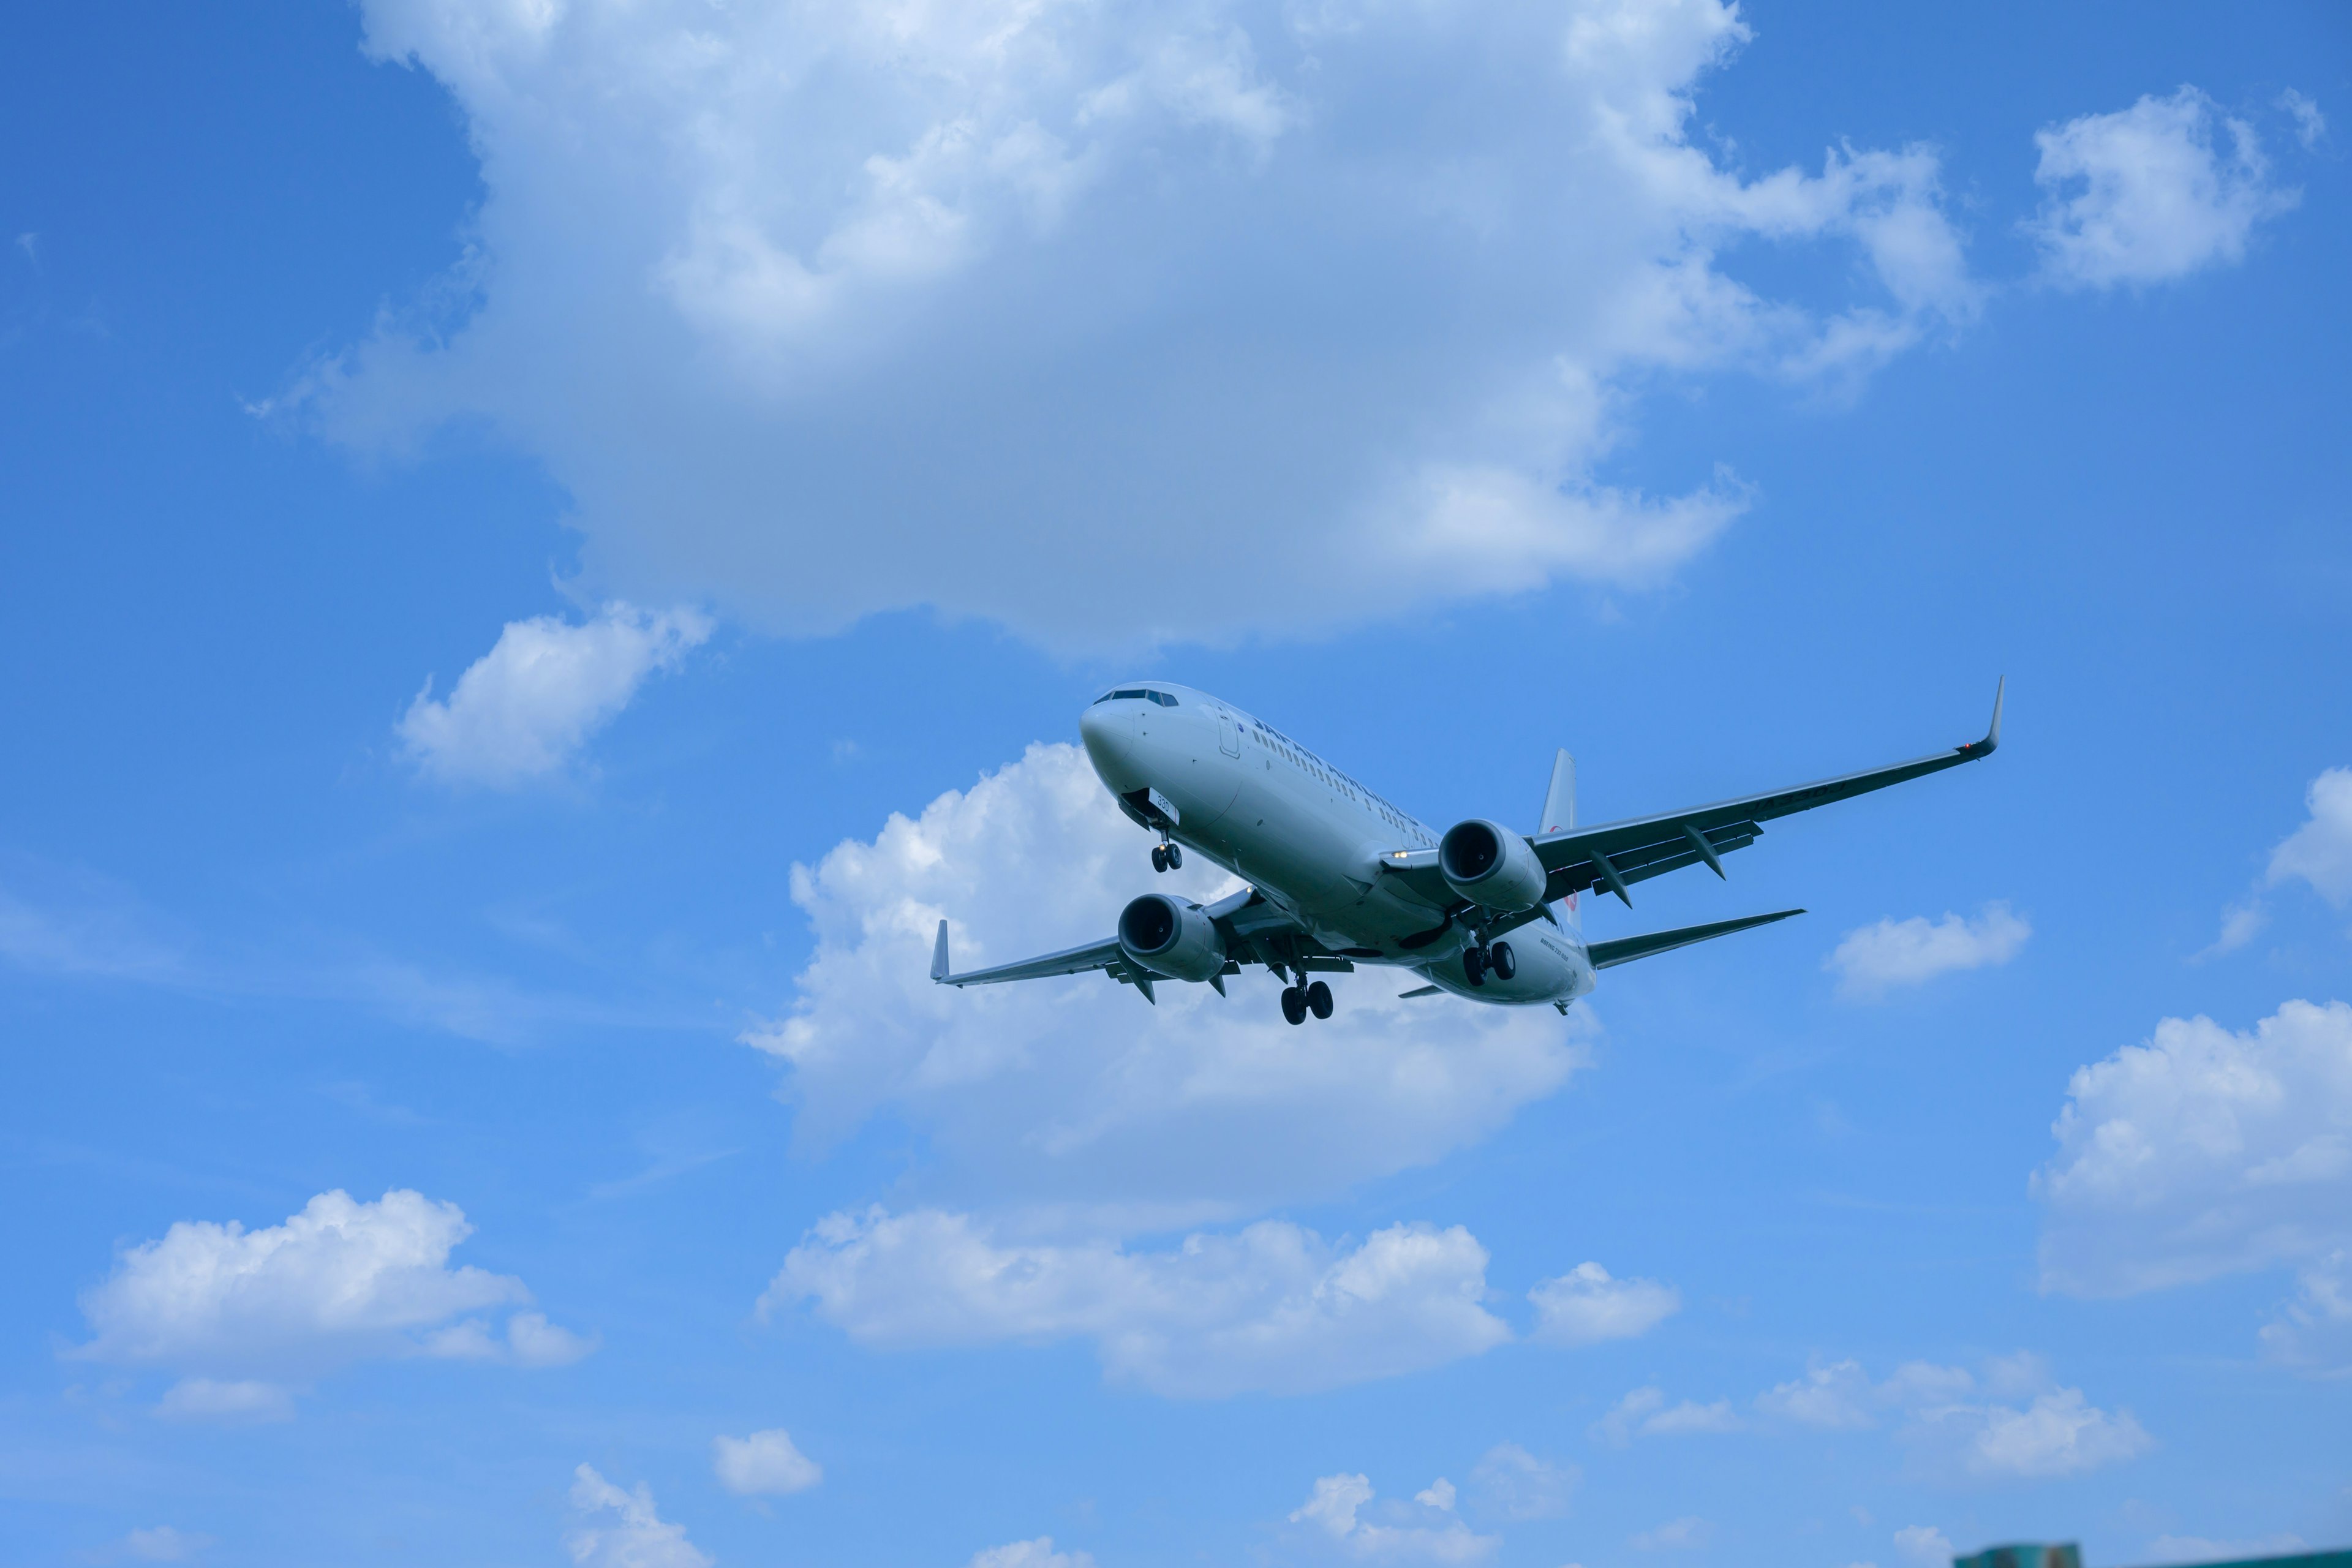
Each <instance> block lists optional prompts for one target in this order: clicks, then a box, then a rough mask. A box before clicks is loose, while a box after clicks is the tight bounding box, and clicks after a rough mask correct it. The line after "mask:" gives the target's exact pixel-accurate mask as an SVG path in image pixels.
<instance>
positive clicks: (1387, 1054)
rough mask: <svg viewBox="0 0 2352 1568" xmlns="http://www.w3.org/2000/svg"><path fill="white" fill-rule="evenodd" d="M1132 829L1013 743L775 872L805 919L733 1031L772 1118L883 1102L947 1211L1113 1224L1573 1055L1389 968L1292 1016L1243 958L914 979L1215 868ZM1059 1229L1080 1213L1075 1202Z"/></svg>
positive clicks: (1181, 1216) (820, 1124) (1414, 1132)
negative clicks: (787, 992) (1197, 977)
mask: <svg viewBox="0 0 2352 1568" xmlns="http://www.w3.org/2000/svg"><path fill="white" fill-rule="evenodd" d="M1149 847H1150V839H1149V837H1147V836H1146V835H1145V834H1143V833H1141V832H1139V830H1138V829H1137V828H1136V826H1134V824H1132V823H1130V822H1129V821H1128V820H1127V819H1126V818H1125V817H1124V816H1120V815H1119V813H1118V807H1117V806H1116V805H1114V804H1112V802H1111V799H1110V797H1109V795H1108V794H1106V793H1105V791H1104V790H1103V788H1102V785H1101V784H1100V783H1099V782H1098V781H1097V779H1096V778H1095V776H1094V773H1093V771H1092V770H1091V769H1090V768H1089V767H1088V766H1087V761H1086V757H1085V754H1084V753H1083V752H1080V751H1078V750H1077V748H1076V747H1074V746H1068V745H1052V746H1045V745H1039V746H1033V747H1031V748H1030V749H1029V752H1028V753H1027V755H1025V756H1024V758H1023V759H1022V760H1021V761H1020V762H1018V763H1013V765H1011V766H1009V767H1007V768H1004V769H1003V771H1001V772H999V773H993V774H991V775H989V776H988V777H985V778H983V779H982V781H981V782H980V783H979V784H976V785H974V786H973V787H972V788H971V790H969V791H966V792H962V793H950V794H948V795H942V796H940V798H939V799H938V800H936V801H934V802H932V803H931V805H929V808H927V809H926V810H925V811H924V812H923V813H922V815H921V816H920V817H919V818H916V819H912V820H909V819H908V818H907V817H904V816H892V817H891V819H890V821H889V823H888V825H887V826H886V827H885V828H884V829H883V830H882V832H881V834H880V835H879V836H878V837H877V838H876V839H875V840H874V841H873V842H871V843H866V842H863V841H858V840H852V841H849V842H845V843H844V844H842V845H840V846H838V847H835V849H834V850H833V851H832V852H831V853H830V854H828V855H827V856H825V858H824V860H823V861H822V862H820V863H819V864H818V865H817V866H816V867H815V868H813V869H812V868H795V870H794V872H793V888H792V893H793V900H794V901H796V902H797V903H799V904H800V905H801V907H802V908H803V909H804V910H807V912H808V914H809V917H810V920H811V921H812V923H813V924H814V927H815V931H816V950H815V952H814V954H813V955H812V957H811V958H810V960H809V963H808V965H807V967H806V968H805V969H803V971H802V972H801V973H800V975H799V977H798V981H797V984H798V989H799V999H798V1001H797V1003H796V1005H795V1006H794V1008H793V1011H792V1012H791V1013H790V1014H788V1015H787V1016H784V1017H783V1018H782V1019H781V1020H779V1021H778V1022H776V1023H775V1024H774V1025H772V1026H766V1027H762V1028H761V1029H758V1030H755V1031H754V1032H753V1033H751V1035H749V1036H748V1037H747V1038H748V1039H749V1041H750V1043H751V1044H753V1045H755V1046H757V1047H760V1048H761V1049H762V1050H765V1051H768V1052H771V1053H772V1054H773V1055H774V1056H775V1057H776V1058H778V1059H779V1060H780V1061H781V1062H782V1063H784V1064H786V1065H787V1066H788V1068H789V1069H790V1076H789V1079H788V1080H787V1084H786V1092H787V1093H788V1094H789V1096H790V1097H791V1098H792V1100H793V1101H794V1102H795V1103H796V1104H797V1106H798V1108H799V1115H798V1117H797V1119H796V1125H795V1129H794V1136H795V1139H796V1141H798V1142H799V1143H800V1144H801V1145H802V1146H803V1148H819V1149H821V1148H823V1147H825V1146H827V1145H828V1144H830V1143H831V1142H834V1141H835V1140H837V1139H839V1138H841V1137H843V1136H845V1135H846V1134H847V1133H848V1132H849V1131H852V1130H853V1129H855V1128H856V1126H857V1125H858V1124H859V1123H860V1122H861V1121H864V1120H865V1119H866V1117H867V1116H868V1115H870V1114H872V1113H874V1112H875V1111H877V1110H881V1109H885V1108H887V1109H889V1110H895V1111H896V1112H897V1113H898V1114H899V1115H902V1116H904V1117H905V1118H907V1119H908V1121H911V1122H912V1123H913V1124H914V1125H916V1126H917V1127H919V1129H920V1130H922V1131H924V1132H925V1133H926V1134H927V1135H928V1139H929V1152H930V1154H931V1157H932V1161H933V1168H932V1170H931V1171H930V1172H929V1173H928V1174H927V1175H925V1176H919V1177H918V1181H924V1180H929V1181H932V1182H934V1183H936V1184H947V1185H951V1186H952V1188H953V1190H954V1194H955V1198H956V1206H965V1205H967V1204H968V1203H969V1202H970V1201H971V1198H972V1197H974V1196H981V1197H984V1198H987V1199H989V1200H990V1201H991V1202H992V1203H997V1204H1019V1205H1029V1206H1031V1207H1032V1208H1057V1209H1060V1210H1063V1211H1067V1212H1069V1213H1072V1214H1076V1213H1077V1211H1084V1215H1083V1216H1081V1217H1089V1216H1090V1223H1092V1224H1093V1226H1094V1228H1096V1229H1097V1231H1102V1230H1108V1231H1116V1232H1119V1233H1122V1234H1132V1233H1134V1232H1135V1231H1137V1230H1140V1229H1150V1228H1170V1227H1173V1226H1183V1225H1191V1224H1198V1223H1204V1222H1207V1221H1210V1220H1213V1219H1220V1218H1231V1217H1236V1216H1238V1215H1244V1214H1250V1213H1262V1212H1264V1210H1265V1207H1266V1206H1269V1205H1273V1204H1277V1203H1284V1202H1291V1201H1303V1200H1307V1199H1310V1198H1315V1197H1318V1196H1324V1195H1328V1194H1331V1193H1333V1192H1336V1191H1338V1190H1340V1189H1342V1188H1344V1187H1345V1186H1347V1185H1348V1184H1350V1183H1353V1182H1356V1181H1360V1180H1361V1179H1364V1178H1366V1177H1370V1176H1376V1175H1381V1174H1386V1173H1391V1172H1393V1171H1396V1170H1400V1169H1403V1168H1406V1167H1410V1166H1412V1165H1418V1164H1423V1163H1429V1162H1431V1161H1433V1160H1436V1159H1437V1158H1439V1157H1440V1156H1442V1155H1444V1154H1445V1153H1447V1152H1451V1151H1453V1150H1455V1149H1458V1148H1461V1147H1464V1146H1465V1145H1467V1144H1469V1143H1472V1142H1476V1141H1477V1140H1478V1139H1480V1138H1483V1137H1485V1136H1486V1134H1488V1133H1490V1132H1492V1131H1494V1130H1496V1128H1498V1127H1500V1126H1501V1125H1502V1124H1503V1123H1504V1122H1505V1121H1507V1120H1508V1119H1509V1118H1510V1117H1511V1116H1512V1115H1513V1114H1514V1113H1515V1112H1516V1111H1517V1110H1518V1108H1519V1107H1521V1106H1523V1105H1526V1104H1528V1102H1529V1101H1531V1100H1538V1099H1541V1098H1543V1097H1544V1096H1546V1095H1549V1094H1551V1093H1552V1092H1554V1091H1555V1090H1557V1089H1559V1087H1560V1086H1561V1085H1562V1084H1563V1083H1565V1082H1566V1081H1567V1080H1568V1079H1569V1076H1570V1074H1571V1073H1572V1072H1574V1071H1575V1070H1576V1068H1578V1067H1579V1066H1580V1064H1581V1063H1582V1062H1583V1060H1584V1059H1585V1055H1584V1052H1583V1050H1582V1049H1581V1047H1580V1046H1579V1045H1578V1044H1577V1041H1578V1039H1579V1032H1580V1030H1583V1029H1585V1028H1588V1027H1590V1025H1589V1023H1588V1022H1586V1021H1585V1020H1584V1019H1583V1018H1582V1016H1570V1018H1567V1019H1562V1018H1561V1017H1560V1016H1559V1015H1557V1014H1555V1013H1553V1012H1551V1011H1550V1010H1549V1009H1548V1008H1547V1009H1539V1010H1527V1009H1517V1008H1500V1007H1478V1006H1472V1005H1462V1004H1445V1003H1443V1002H1440V1003H1436V1004H1433V1003H1430V1002H1427V1001H1417V1002H1401V1001H1399V1000H1398V999H1397V993H1398V992H1400V991H1402V990H1404V989H1406V986H1405V984H1400V983H1399V981H1398V979H1397V977H1396V974H1395V973H1394V972H1392V971H1388V970H1372V971H1362V972H1359V973H1356V974H1354V975H1352V976H1349V975H1339V976H1334V977H1333V985H1332V988H1333V990H1334V991H1336V992H1337V993H1338V994H1339V1012H1338V1014H1337V1016H1334V1017H1333V1018H1331V1019H1330V1020H1329V1021H1328V1022H1319V1023H1317V1024H1315V1025H1314V1026H1311V1027H1307V1028H1294V1027H1292V1026H1289V1025H1286V1024H1285V1023H1284V1022H1283V1021H1282V1016H1281V1014H1280V1012H1279V1011H1278V1010H1277V1009H1276V1007H1275V1005H1274V991H1275V988H1276V987H1275V983H1274V982H1273V981H1272V980H1271V979H1269V978H1267V977H1266V976H1265V972H1264V971H1261V970H1253V971H1250V972H1248V973H1244V974H1243V975H1241V976H1239V977H1237V978H1236V979H1234V980H1233V981H1231V982H1229V983H1228V984H1229V985H1230V988H1231V993H1232V994H1231V995H1230V996H1219V995H1218V994H1216V993H1215V992H1213V991H1212V990H1211V989H1210V988H1209V987H1207V986H1206V985H1183V984H1163V985H1161V986H1160V988H1159V1005H1157V1006H1152V1005H1148V1004H1147V1003H1146V1002H1145V1001H1144V1000H1143V998H1142V997H1141V996H1140V995H1139V994H1137V993H1136V991H1135V990H1134V989H1133V988H1132V987H1129V986H1125V985H1120V984H1116V983H1114V982H1112V981H1110V980H1109V979H1108V978H1106V977H1105V976H1103V975H1100V974H1086V975H1077V976H1073V977H1070V978H1067V979H1060V980H1040V981H1031V982H1027V983H1024V984H1017V985H997V986H985V987H981V988H978V989H975V990H971V991H958V990H955V989H952V988H950V987H946V986H940V985H934V984H931V982H930V980H929V963H930V952H931V940H932V935H933V932H934V931H935V930H936V928H937V926H938V923H939V921H940V918H941V917H943V916H944V917H946V918H947V919H948V920H949V921H950V933H951V936H952V940H953V950H954V959H955V963H956V966H957V967H958V968H960V969H970V968H976V967H979V966H981V965H983V964H987V963H1002V962H1004V961H1007V960H1011V959H1016V958H1025V957H1029V956H1031V955H1033V954H1035V953H1040V952H1053V951H1054V950H1055V949H1057V948H1063V947H1069V946H1073V945H1075V944H1076V943H1079V942H1091V941H1096V940H1098V939H1100V938H1102V937H1104V936H1106V935H1108V933H1109V932H1110V931H1111V930H1112V929H1113V926H1114V925H1115V923H1116V921H1117V920H1118V911H1119V909H1120V908H1121V907H1122V906H1123V905H1124V904H1125V902H1126V901H1127V900H1128V899H1129V898H1130V897H1132V896H1133V895H1134V894H1135V893H1137V892H1138V891H1140V890H1142V889H1144V888H1145V887H1146V886H1147V885H1149V886H1150V887H1153V888H1158V889H1161V890H1164V891H1170V892H1175V893H1180V894H1183V895H1186V896H1190V897H1193V898H1200V899H1206V898H1208V897H1210V896H1211V895H1213V893H1214V892H1216V891H1217V890H1219V889H1221V888H1223V887H1224V886H1227V885H1229V884H1228V882H1227V879H1225V877H1224V874H1223V872H1221V871H1218V870H1216V869H1215V868H1213V867H1211V868H1202V867H1200V866H1197V865H1189V866H1187V867H1186V868H1184V869H1183V870H1181V871H1179V872H1175V873H1172V874H1171V875H1169V876H1167V877H1164V878H1154V877H1151V876H1150V873H1149V871H1148V870H1147V869H1146V862H1145V853H1146V851H1147V849H1148V848H1149ZM1073 1223H1076V1222H1075V1221H1074V1222H1073Z"/></svg>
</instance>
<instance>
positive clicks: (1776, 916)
mask: <svg viewBox="0 0 2352 1568" xmlns="http://www.w3.org/2000/svg"><path fill="white" fill-rule="evenodd" d="M1804 912H1805V911H1804V910H1779V911H1778V912H1776V913H1773V914H1769V915H1748V916H1744V917H1743V918H1741V919H1739V920H1736V921H1715V922H1714V923H1713V924H1711V925H1703V926H1684V927H1682V928H1681V929H1680V930H1678V931H1652V932H1651V933H1650V934H1649V935H1647V936H1627V937H1620V938H1618V939H1617V940H1616V941H1615V942H1594V943H1593V944H1592V945H1591V947H1589V948H1587V949H1586V950H1585V951H1586V952H1588V953H1590V954H1591V958H1592V967H1593V968H1595V969H1607V968H1609V967H1610V966H1612V964H1619V963H1633V961H1634V960H1635V959H1637V958H1648V957H1649V956H1651V955H1652V954H1653V953H1660V952H1673V951H1674V950H1675V948H1678V947H1688V946H1689V945H1690V944H1691V943H1693V942H1706V940H1707V939H1709V938H1710V937H1718V936H1729V935H1730V934H1731V933H1732V932H1733V931H1748V930H1750V929H1752V928H1754V927H1756V926H1767V925H1770V924H1771V923H1772V922H1773V921H1784V920H1787V919H1788V918H1789V917H1790V915H1801V914H1803V913H1804Z"/></svg>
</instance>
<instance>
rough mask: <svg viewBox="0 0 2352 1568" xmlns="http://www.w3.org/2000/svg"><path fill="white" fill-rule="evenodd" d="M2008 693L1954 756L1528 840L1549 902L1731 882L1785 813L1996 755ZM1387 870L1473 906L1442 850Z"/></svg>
mask: <svg viewBox="0 0 2352 1568" xmlns="http://www.w3.org/2000/svg"><path fill="white" fill-rule="evenodd" d="M2007 687H2008V682H2007V681H2003V682H2002V683H2001V684H2000V686H1999V687H1996V688H1995V689H1994V690H1993V699H1992V727H1991V728H1990V730H1988V731H1986V732H1985V737H1984V739H1983V740H1981V741H1971V742H1969V743H1968V744H1967V745H1965V746H1955V747H1953V748H1952V749H1951V750H1950V751H1948V752H1937V753H1936V754H1935V755H1933V756H1928V757H1920V758H1917V759H1916V760H1914V761H1911V762H1907V763H1895V764H1893V765H1892V766H1890V767H1884V768H1870V769H1867V770H1865V771H1864V772H1862V773H1846V774H1843V775H1842V776H1840V777H1837V778H1832V779H1822V780H1819V781H1818V782H1816V783H1813V784H1799V785H1797V786H1796V787H1795V788H1794V789H1784V790H1775V791H1773V792H1772V793H1770V794H1769V795H1743V796H1741V797H1740V798H1738V799H1737V800H1721V801H1717V802H1716V803H1715V804H1714V805H1702V806H1695V807H1693V808H1692V809H1690V810H1688V811H1670V812H1662V813H1660V814H1659V815H1657V816H1634V817H1627V818H1626V819H1625V820H1623V821H1622V822H1604V823H1602V824H1601V825H1600V826H1597V827H1571V828H1569V829H1567V830H1565V831H1563V832H1559V833H1542V834H1537V835H1535V836H1533V837H1530V838H1529V839H1528V845H1529V846H1530V847H1532V848H1533V849H1534V850H1535V852H1536V858H1537V859H1538V860H1540V861H1541V862H1542V863H1543V868H1544V869H1545V871H1547V872H1548V873H1549V877H1548V878H1547V879H1546V881H1545V883H1544V893H1543V897H1544V902H1545V903H1547V904H1552V903H1557V902H1559V900H1562V899H1564V898H1567V897H1568V896H1569V895H1570V893H1580V892H1582V891H1584V890H1585V889H1587V888H1591V889H1598V890H1600V891H1601V892H1607V893H1614V894H1616V895H1617V896H1618V897H1619V898H1620V899H1622V900H1624V901H1625V905H1626V907H1627V908H1628V909H1631V908H1632V907H1633V895H1632V894H1630V893H1628V892H1627V891H1626V889H1627V887H1628V886H1629V885H1631V884H1633V883H1634V882H1639V881H1643V880H1644V879H1648V878H1651V877H1657V876H1663V875H1664V873H1666V872H1668V871H1675V870H1679V869H1681V868H1683V867H1685V866H1696V865H1701V864H1704V865H1706V867H1707V868H1708V869H1710V870H1712V871H1713V872H1714V873H1715V874H1716V875H1717V876H1718V877H1720V876H1722V875H1723V866H1722V858H1723V857H1724V856H1726V855H1728V854H1730V853H1731V852H1732V851H1733V850H1734V849H1745V848H1747V847H1748V846H1749V845H1750V844H1753V843H1755V842H1756V840H1757V838H1758V837H1759V836H1760V835H1761V834H1762V833H1763V831H1764V826H1763V825H1764V824H1765V823H1767V822H1769V821H1771V820H1772V819H1773V818H1774V817H1776V816H1793V815H1795V814H1796V813H1798V812H1801V811H1811V810H1812V809H1813V808H1814V807H1815V806H1820V805H1831V804H1832V803H1833V802H1836V801H1841V800H1851V799H1853V797H1854V796H1855V795H1868V794H1869V793H1870V792H1871V791H1873V790H1881V789H1885V788H1886V787H1887V786H1888V785H1889V784H1902V783H1904V782H1905V781H1906V780H1909V779H1916V778H1920V777H1923V776H1925V775H1927V774H1928V773H1941V772H1943V771H1944V770H1945V769H1946V768H1956V767H1958V766H1959V765H1960V764H1961V763H1973V762H1975V761H1977V760H1978V759H1979V758H1980V757H1989V756H1990V755H1992V753H1993V750H1994V748H1996V747H1997V746H1999V745H2000V704H2001V697H2002V695H2003V693H2004V692H2005V690H2006V689H2007ZM1380 868H1381V872H1382V873H1383V874H1385V875H1387V876H1391V877H1393V878H1395V879H1397V880H1398V881H1399V882H1401V883H1402V884H1403V885H1404V886H1405V887H1407V888H1409V889H1412V892H1413V893H1414V895H1415V896H1416V897H1418V898H1420V899H1421V900H1423V902H1425V903H1427V904H1429V905H1430V906H1431V907H1432V908H1433V909H1435V910H1439V911H1441V912H1443V913H1444V914H1446V915H1447V917H1448V921H1449V923H1450V921H1451V919H1452V917H1454V916H1455V915H1459V914H1461V913H1463V912H1465V911H1466V910H1468V909H1469V908H1470V906H1469V904H1468V903H1467V902H1466V901H1465V900H1462V899H1460V898H1459V897H1458V896H1457V895H1456V894H1455V893H1454V889H1453V888H1452V887H1451V886H1450V885H1449V884H1448V883H1447V882H1446V880H1445V874H1444V872H1443V871H1442V870H1440V869H1439V868H1438V864H1437V851H1436V850H1434V849H1412V850H1406V849H1399V850H1394V851H1391V853H1389V854H1387V855H1384V856H1382V857H1381V860H1380ZM1534 918H1536V917H1535V916H1534V914H1533V912H1532V911H1525V910H1523V911H1521V912H1520V913H1519V914H1518V915H1517V916H1516V917H1514V918H1513V919H1512V920H1511V921H1508V922H1507V923H1506V924H1505V925H1503V926H1499V927H1495V928H1491V929H1495V930H1508V929H1510V927H1511V926H1514V925H1520V924H1525V923H1526V921H1528V920H1531V919H1534ZM1439 929H1440V930H1443V929H1444V927H1440V928H1439ZM1432 934H1433V935H1434V934H1435V933H1434V932H1433V933H1432Z"/></svg>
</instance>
